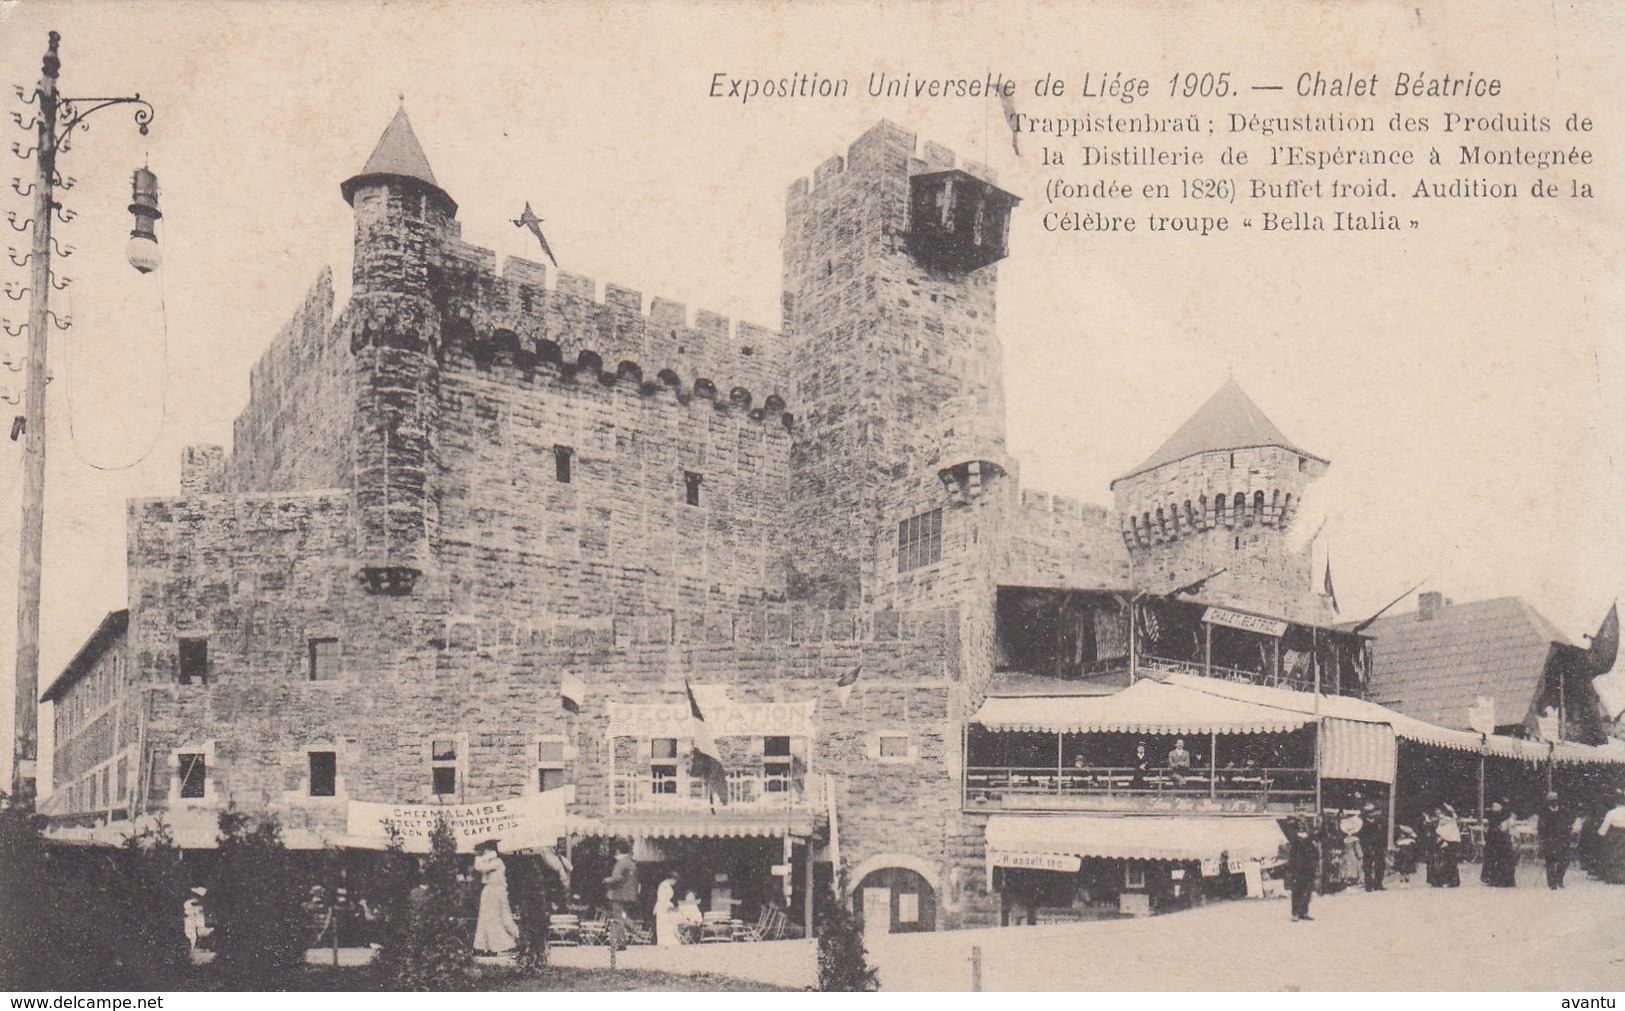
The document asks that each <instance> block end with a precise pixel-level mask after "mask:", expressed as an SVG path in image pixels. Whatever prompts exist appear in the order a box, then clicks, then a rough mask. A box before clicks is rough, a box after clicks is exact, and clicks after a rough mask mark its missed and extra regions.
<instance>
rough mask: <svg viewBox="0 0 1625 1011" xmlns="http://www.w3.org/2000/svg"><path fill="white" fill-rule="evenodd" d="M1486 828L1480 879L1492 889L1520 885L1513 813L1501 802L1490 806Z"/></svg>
mask: <svg viewBox="0 0 1625 1011" xmlns="http://www.w3.org/2000/svg"><path fill="white" fill-rule="evenodd" d="M1488 813H1489V817H1488V818H1487V819H1486V824H1485V826H1484V869H1483V870H1482V871H1481V872H1480V874H1479V878H1480V880H1482V881H1483V882H1484V883H1485V884H1486V885H1489V886H1490V887H1491V888H1513V887H1516V886H1517V884H1518V854H1517V852H1516V851H1514V849H1513V848H1512V812H1511V811H1507V810H1504V809H1503V808H1502V806H1501V803H1500V801H1496V802H1495V803H1494V804H1491V805H1490V809H1489V812H1488Z"/></svg>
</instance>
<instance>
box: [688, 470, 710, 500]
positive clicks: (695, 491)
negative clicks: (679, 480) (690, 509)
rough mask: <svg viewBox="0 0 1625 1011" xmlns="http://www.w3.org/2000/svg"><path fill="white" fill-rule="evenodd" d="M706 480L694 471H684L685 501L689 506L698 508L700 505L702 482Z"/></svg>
mask: <svg viewBox="0 0 1625 1011" xmlns="http://www.w3.org/2000/svg"><path fill="white" fill-rule="evenodd" d="M704 480H705V478H704V476H702V475H700V474H696V473H694V472H693V471H692V470H685V471H683V486H684V495H685V501H687V502H688V504H689V505H691V506H697V505H699V504H700V482H702V481H704Z"/></svg>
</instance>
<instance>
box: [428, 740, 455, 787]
mask: <svg viewBox="0 0 1625 1011" xmlns="http://www.w3.org/2000/svg"><path fill="white" fill-rule="evenodd" d="M429 764H430V766H431V769H430V772H429V787H430V789H431V790H433V791H434V795H435V796H436V797H449V796H451V795H453V794H455V793H456V792H457V742H456V741H454V740H451V739H450V738H444V737H442V738H438V739H436V740H435V741H433V742H432V743H431V744H430V746H429Z"/></svg>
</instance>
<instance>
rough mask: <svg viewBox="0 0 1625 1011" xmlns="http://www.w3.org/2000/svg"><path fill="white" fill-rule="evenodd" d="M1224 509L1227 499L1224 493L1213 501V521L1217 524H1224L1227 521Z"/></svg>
mask: <svg viewBox="0 0 1625 1011" xmlns="http://www.w3.org/2000/svg"><path fill="white" fill-rule="evenodd" d="M1224 507H1225V498H1224V495H1223V493H1220V495H1219V497H1218V498H1216V499H1214V500H1213V521H1214V522H1215V523H1223V522H1224V521H1225V515H1224Z"/></svg>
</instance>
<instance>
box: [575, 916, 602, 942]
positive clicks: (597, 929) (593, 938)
mask: <svg viewBox="0 0 1625 1011" xmlns="http://www.w3.org/2000/svg"><path fill="white" fill-rule="evenodd" d="M579 922H580V926H581V929H580V931H579V932H578V934H577V939H578V940H579V941H580V943H581V944H583V945H598V946H602V945H604V944H607V943H609V941H608V938H609V925H608V924H607V923H605V922H604V921H603V920H581V921H579Z"/></svg>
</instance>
